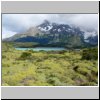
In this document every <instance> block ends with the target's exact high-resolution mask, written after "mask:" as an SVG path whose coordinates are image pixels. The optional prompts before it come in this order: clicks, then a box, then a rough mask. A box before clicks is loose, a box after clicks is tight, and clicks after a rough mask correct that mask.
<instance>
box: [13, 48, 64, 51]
mask: <svg viewBox="0 0 100 100" xmlns="http://www.w3.org/2000/svg"><path fill="white" fill-rule="evenodd" d="M15 49H16V50H33V51H41V50H43V51H61V50H66V49H65V48H62V47H35V48H15Z"/></svg>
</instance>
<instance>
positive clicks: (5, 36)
mask: <svg viewBox="0 0 100 100" xmlns="http://www.w3.org/2000/svg"><path fill="white" fill-rule="evenodd" d="M15 34H16V32H13V31H8V30H6V29H3V34H2V39H4V38H8V37H11V36H13V35H15Z"/></svg>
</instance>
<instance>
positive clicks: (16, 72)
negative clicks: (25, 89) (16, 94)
mask: <svg viewBox="0 0 100 100" xmlns="http://www.w3.org/2000/svg"><path fill="white" fill-rule="evenodd" d="M23 52H28V53H30V56H27V57H25V58H21V57H22V56H21V55H22V53H23ZM81 58H82V56H81V51H77V52H75V51H65V52H49V53H48V52H43V51H40V52H32V51H17V50H15V49H14V48H11V47H10V49H9V45H8V44H3V45H2V85H3V86H6V85H9V86H23V85H24V86H71V85H74V86H81V85H97V83H98V82H97V80H98V77H97V76H98V68H97V66H98V62H97V60H82V59H81Z"/></svg>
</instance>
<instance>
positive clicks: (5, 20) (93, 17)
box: [2, 14, 98, 37]
mask: <svg viewBox="0 0 100 100" xmlns="http://www.w3.org/2000/svg"><path fill="white" fill-rule="evenodd" d="M45 19H47V20H48V21H51V22H56V23H62V24H69V25H75V26H78V27H81V28H82V29H84V30H88V29H91V30H92V29H93V30H94V29H96V30H97V27H98V15H97V14H3V15H2V27H3V29H5V30H6V31H8V32H9V33H8V34H9V36H10V34H14V33H20V32H23V31H25V30H27V29H28V28H30V27H34V26H36V25H39V24H41V23H42V22H43V21H44V20H45ZM5 34H6V33H5ZM3 35H4V30H2V36H3ZM5 36H6V35H5ZM5 36H3V37H5ZM7 36H8V35H7Z"/></svg>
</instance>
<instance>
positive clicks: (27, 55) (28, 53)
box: [20, 52, 31, 59]
mask: <svg viewBox="0 0 100 100" xmlns="http://www.w3.org/2000/svg"><path fill="white" fill-rule="evenodd" d="M30 57H31V53H30V52H23V53H22V54H21V56H20V59H29V58H30Z"/></svg>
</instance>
